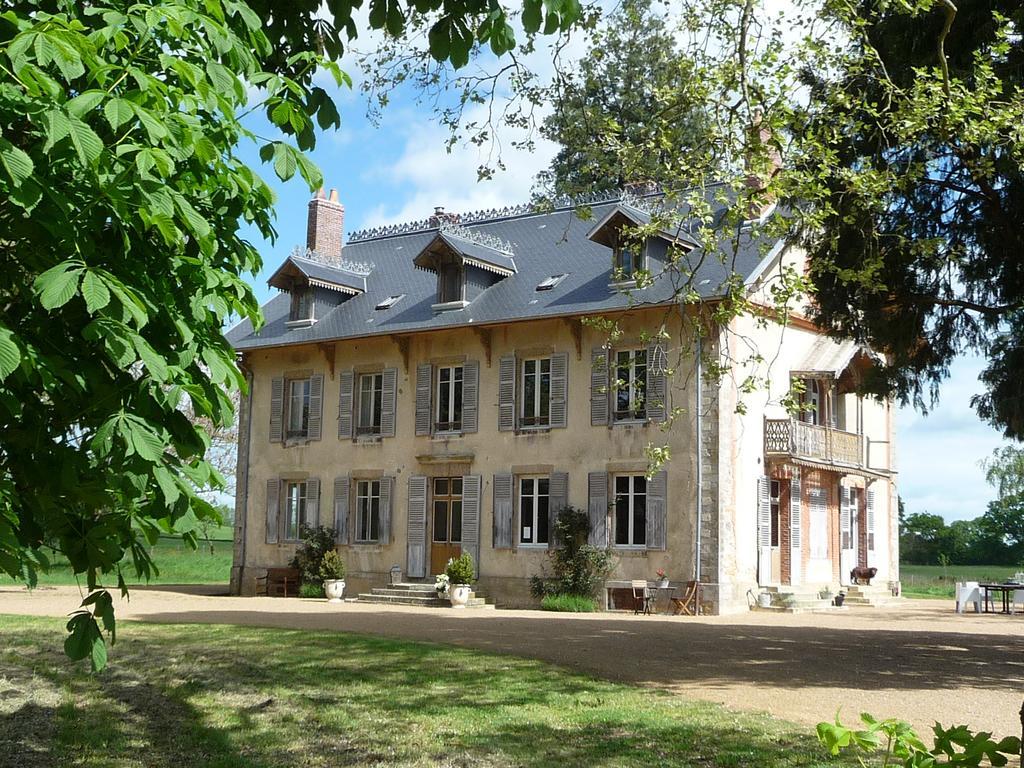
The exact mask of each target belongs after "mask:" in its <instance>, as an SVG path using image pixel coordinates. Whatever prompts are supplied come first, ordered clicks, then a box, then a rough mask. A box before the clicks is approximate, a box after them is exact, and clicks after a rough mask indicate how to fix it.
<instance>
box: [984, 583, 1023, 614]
mask: <svg viewBox="0 0 1024 768" xmlns="http://www.w3.org/2000/svg"><path fill="white" fill-rule="evenodd" d="M978 586H979V587H981V589H982V591H983V592H984V593H985V596H984V598H982V610H983V611H984V612H985V613H995V611H990V610H989V609H988V606H989V600H990V599H991V598H990V597H989V592H990V591H991V592H1000V593H1002V596H1003V610H1001V611H1000V613H1010V612H1011V611H1010V595H1012V594H1013V593H1014V591H1015V590H1018V589H1024V586H1022V585H1020V584H979V585H978Z"/></svg>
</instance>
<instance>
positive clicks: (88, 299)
mask: <svg viewBox="0 0 1024 768" xmlns="http://www.w3.org/2000/svg"><path fill="white" fill-rule="evenodd" d="M82 297H83V298H84V299H85V308H86V310H88V312H89V314H90V315H94V314H96V312H97V311H99V310H101V309H103V308H104V307H105V306H107V304H109V303H110V291H109V290H107V286H106V285H105V284H104V283H103V278H101V277H100V276H99V275H97V274H96V273H95V272H86V273H85V277H84V278H83V279H82Z"/></svg>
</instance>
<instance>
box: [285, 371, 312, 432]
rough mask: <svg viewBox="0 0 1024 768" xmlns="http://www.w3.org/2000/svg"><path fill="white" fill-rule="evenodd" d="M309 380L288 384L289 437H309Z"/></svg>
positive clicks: (291, 381) (299, 380)
mask: <svg viewBox="0 0 1024 768" xmlns="http://www.w3.org/2000/svg"><path fill="white" fill-rule="evenodd" d="M310 383H311V382H310V380H309V379H292V380H290V381H289V382H288V420H287V424H288V428H287V435H286V436H287V437H308V436H309V390H310Z"/></svg>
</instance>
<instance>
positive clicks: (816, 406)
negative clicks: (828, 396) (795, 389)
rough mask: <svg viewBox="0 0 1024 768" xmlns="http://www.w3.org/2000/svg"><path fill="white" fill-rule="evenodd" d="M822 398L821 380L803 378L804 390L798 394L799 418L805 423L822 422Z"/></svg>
mask: <svg viewBox="0 0 1024 768" xmlns="http://www.w3.org/2000/svg"><path fill="white" fill-rule="evenodd" d="M823 399H824V398H823V397H822V387H821V382H819V381H818V380H817V379H804V391H803V394H802V395H800V405H801V408H800V420H801V421H803V422H806V423H807V424H819V425H820V424H822V423H823V417H824V404H823V403H822V400H823Z"/></svg>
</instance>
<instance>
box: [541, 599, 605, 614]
mask: <svg viewBox="0 0 1024 768" xmlns="http://www.w3.org/2000/svg"><path fill="white" fill-rule="evenodd" d="M540 608H541V610H542V611H561V612H562V613H593V612H594V611H596V610H597V601H595V600H594V598H592V597H580V596H579V595H545V596H544V599H543V600H541V601H540Z"/></svg>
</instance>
